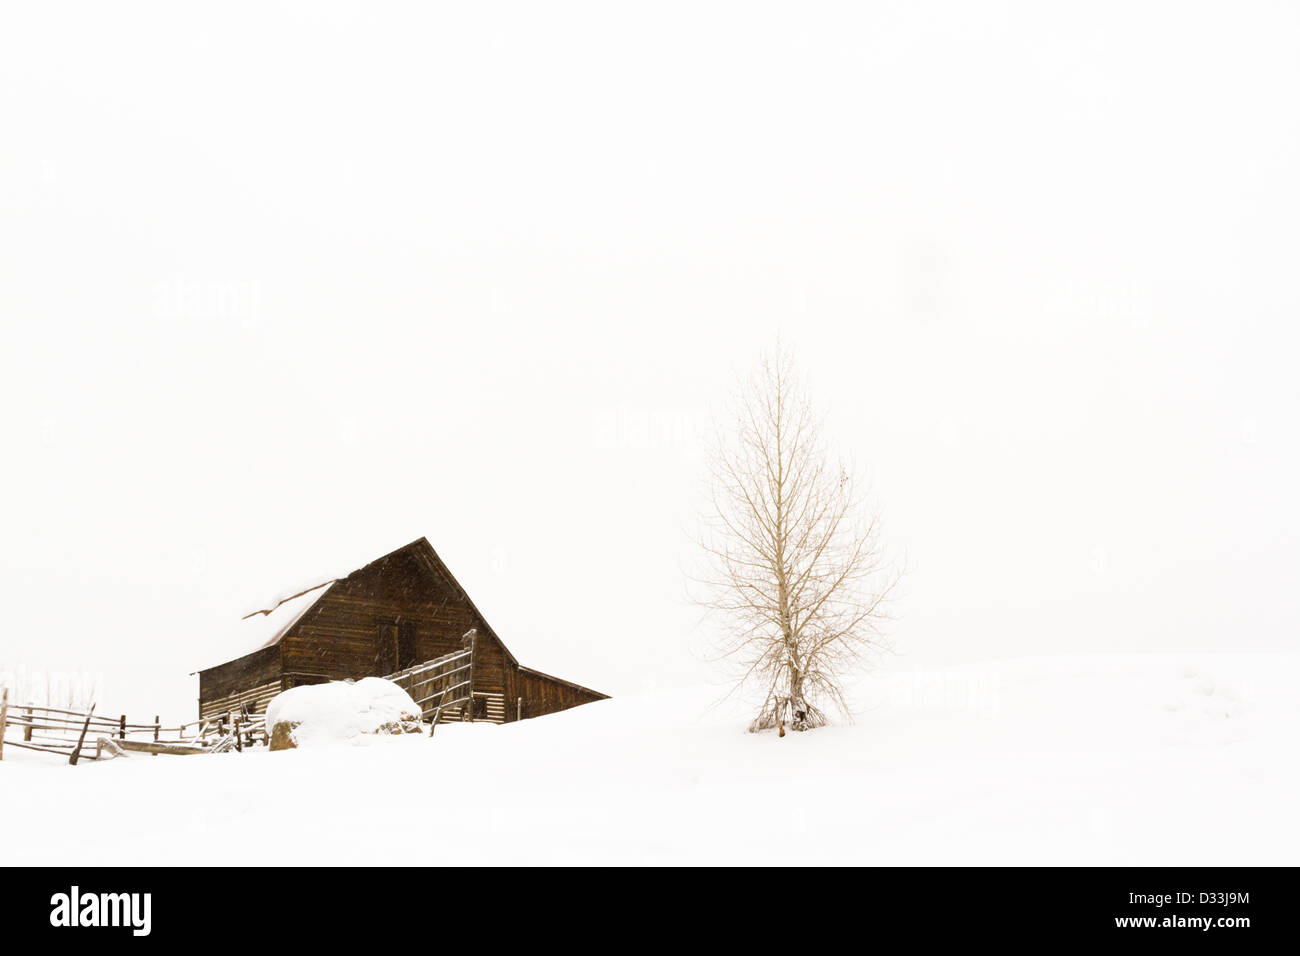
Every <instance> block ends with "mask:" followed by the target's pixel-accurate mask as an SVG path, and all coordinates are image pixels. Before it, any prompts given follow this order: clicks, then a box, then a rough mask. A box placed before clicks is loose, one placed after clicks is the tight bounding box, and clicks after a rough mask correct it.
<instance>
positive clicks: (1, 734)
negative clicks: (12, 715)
mask: <svg viewBox="0 0 1300 956" xmlns="http://www.w3.org/2000/svg"><path fill="white" fill-rule="evenodd" d="M8 719H9V688H8V687H6V688H4V689H3V690H0V760H4V759H5V721H7V720H8Z"/></svg>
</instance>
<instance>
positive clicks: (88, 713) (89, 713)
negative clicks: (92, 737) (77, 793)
mask: <svg viewBox="0 0 1300 956" xmlns="http://www.w3.org/2000/svg"><path fill="white" fill-rule="evenodd" d="M94 713H95V705H94V704H91V705H90V710H88V711H86V722H85V723H84V724H82V725H81V736H80V737H78V738H77V749H76V750H74V751H72V755H71V756H70V757H68V763H69V764H71V765H72V766H74V767H75V766H76V765H77V758H78V757H80V756H81V747H82V745H83V744H84V743H85V742H86V731H87V730H89V729H90V718H91V717H92V716H94Z"/></svg>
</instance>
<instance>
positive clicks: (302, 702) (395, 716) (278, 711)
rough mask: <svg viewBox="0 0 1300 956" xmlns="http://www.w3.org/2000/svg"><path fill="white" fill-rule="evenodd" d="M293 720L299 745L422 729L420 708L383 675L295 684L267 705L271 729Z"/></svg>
mask: <svg viewBox="0 0 1300 956" xmlns="http://www.w3.org/2000/svg"><path fill="white" fill-rule="evenodd" d="M277 724H289V725H290V728H291V735H292V739H293V744H292V745H294V746H298V747H301V746H304V745H306V746H313V745H317V744H323V743H337V742H340V741H355V740H357V739H358V738H360V737H362V736H363V735H369V734H378V733H418V732H419V730H420V708H419V706H418V705H417V704H416V703H415V701H413V700H412V699H411V697H410V695H409V694H407V693H406V691H404V690H402V688H400V687H398V686H397V685H396V684H394V683H393V682H392V681H386V680H384V679H383V678H382V677H365V678H362V679H361V680H359V681H357V682H356V683H353V682H352V681H331V682H330V683H328V684H310V685H307V686H305V687H294V688H292V689H291V690H286V691H285V692H284V693H282V694H279V695H278V696H276V697H274V698H272V700H271V703H270V704H269V705H267V708H266V726H267V731H268V733H272V734H274V733H275V728H276V725H277Z"/></svg>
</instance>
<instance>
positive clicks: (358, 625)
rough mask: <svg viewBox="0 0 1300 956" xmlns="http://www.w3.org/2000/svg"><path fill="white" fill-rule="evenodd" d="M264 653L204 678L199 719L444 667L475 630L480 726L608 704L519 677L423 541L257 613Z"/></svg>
mask: <svg viewBox="0 0 1300 956" xmlns="http://www.w3.org/2000/svg"><path fill="white" fill-rule="evenodd" d="M248 621H251V622H253V626H254V629H255V630H256V634H253V635H250V636H251V637H253V638H254V639H256V640H257V641H258V642H259V646H256V647H254V648H250V653H248V654H246V655H245V656H243V657H240V658H237V659H236V660H233V661H229V662H227V663H225V664H222V665H219V666H217V667H212V668H208V669H205V670H202V671H199V711H200V716H201V717H204V716H208V715H209V714H213V713H224V712H225V711H226V710H229V709H239V708H240V707H242V706H246V705H247V706H249V707H250V708H251V709H252V710H254V711H255V712H256V711H261V710H264V709H265V705H266V703H267V702H268V701H269V700H270V698H271V697H273V696H274V695H275V694H276V693H279V692H280V690H283V689H288V688H290V687H295V686H299V685H301V684H310V683H321V682H324V681H328V680H344V679H348V678H352V679H356V678H360V677H364V676H371V675H373V676H385V675H387V674H391V673H394V672H396V671H398V670H401V669H403V668H406V667H409V666H411V665H413V664H417V663H420V662H423V661H427V660H431V659H433V658H436V657H441V656H442V655H444V654H448V653H450V652H451V651H453V650H456V649H457V648H458V647H459V646H460V641H461V638H462V636H463V635H464V634H465V632H466V631H468V630H470V629H476V630H477V631H478V634H479V637H478V640H477V642H476V647H475V668H474V687H473V690H474V696H475V700H474V707H473V709H472V711H471V713H472V715H473V716H474V717H475V718H477V719H492V720H494V721H496V722H504V721H510V720H515V719H520V718H523V717H531V716H539V715H541V714H543V713H552V712H554V711H556V710H563V709H566V708H567V707H571V706H576V705H577V704H581V703H587V702H589V701H593V700H599V699H602V698H603V697H604V696H605V695H604V694H600V693H598V692H597V691H593V690H590V689H589V688H585V687H582V686H581V685H578V684H573V683H572V682H569V681H564V680H561V679H559V678H555V677H550V676H549V675H546V674H542V673H541V672H539V671H533V670H531V669H529V668H525V667H521V666H520V664H519V662H518V660H516V659H515V657H514V655H513V654H512V653H511V652H510V650H509V648H507V647H506V645H505V643H504V642H503V641H502V640H501V639H500V637H498V636H497V634H496V632H495V631H494V630H493V629H492V626H491V625H490V624H489V623H488V622H487V619H486V618H485V617H484V616H483V614H482V613H481V612H480V611H479V610H478V608H477V607H476V606H475V605H474V602H473V601H472V600H471V599H470V597H469V595H468V594H467V593H466V592H465V590H464V588H462V587H461V586H460V583H459V582H458V581H457V580H456V578H455V577H454V576H453V575H452V573H451V571H450V570H449V569H448V568H447V566H446V565H445V564H444V563H443V561H442V559H441V558H440V557H439V556H438V554H437V552H436V551H434V549H433V546H432V545H430V544H429V542H428V540H427V539H425V538H419V539H417V540H416V541H413V542H411V543H410V544H408V545H406V546H404V547H401V548H398V549H397V550H396V551H393V552H391V553H389V554H386V555H384V556H383V557H381V558H378V559H376V560H375V561H372V562H370V563H369V564H367V565H365V566H364V567H362V568H359V569H357V570H356V571H353V572H352V573H351V574H348V575H346V576H345V577H342V578H337V579H333V580H328V581H324V582H322V583H320V584H318V585H316V586H315V587H313V588H309V589H306V590H303V591H300V592H297V593H294V594H291V595H289V596H288V597H286V598H285V599H284V600H282V601H279V602H277V603H276V604H275V605H274V606H273V607H270V608H265V609H262V610H260V611H257V612H253V613H252V614H250V615H248V617H247V618H246V623H247V622H248Z"/></svg>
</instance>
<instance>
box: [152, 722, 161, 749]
mask: <svg viewBox="0 0 1300 956" xmlns="http://www.w3.org/2000/svg"><path fill="white" fill-rule="evenodd" d="M161 732H162V723H161V722H159V720H158V715H157V714H154V715H153V742H154V743H157V742H158V735H159V734H160V733H161ZM154 756H155V757H156V756H158V755H157V754H154Z"/></svg>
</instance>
